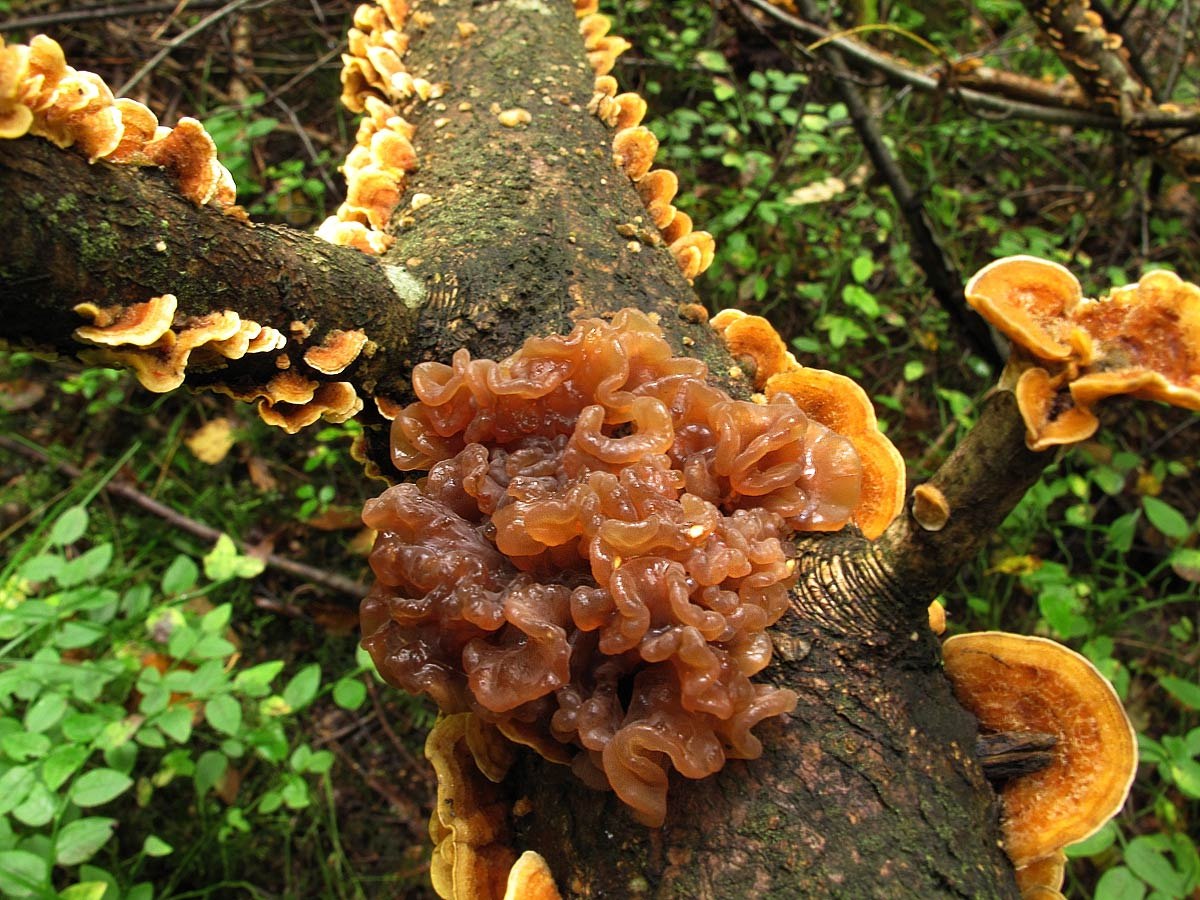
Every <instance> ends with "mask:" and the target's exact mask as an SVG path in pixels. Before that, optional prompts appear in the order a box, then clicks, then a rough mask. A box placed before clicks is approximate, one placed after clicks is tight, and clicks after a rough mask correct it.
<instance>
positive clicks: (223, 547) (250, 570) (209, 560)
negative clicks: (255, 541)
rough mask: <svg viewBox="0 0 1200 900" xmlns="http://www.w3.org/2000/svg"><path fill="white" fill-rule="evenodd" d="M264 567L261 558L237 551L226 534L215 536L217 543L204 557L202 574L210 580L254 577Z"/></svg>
mask: <svg viewBox="0 0 1200 900" xmlns="http://www.w3.org/2000/svg"><path fill="white" fill-rule="evenodd" d="M266 567H267V564H266V563H264V562H263V561H262V560H261V559H258V558H256V557H253V556H243V555H242V554H240V553H238V550H237V546H236V545H235V544H234V543H233V538H231V537H230V536H229V535H227V534H223V535H221V536H220V537H219V538H217V543H216V544H215V545H214V546H213V548H212V550H210V551H208V553H207V554H206V555H205V557H204V575H205V577H207V578H209V579H211V580H212V581H227V580H228V579H230V578H256V577H257V576H259V575H260V574H262V571H263V569H265V568H266Z"/></svg>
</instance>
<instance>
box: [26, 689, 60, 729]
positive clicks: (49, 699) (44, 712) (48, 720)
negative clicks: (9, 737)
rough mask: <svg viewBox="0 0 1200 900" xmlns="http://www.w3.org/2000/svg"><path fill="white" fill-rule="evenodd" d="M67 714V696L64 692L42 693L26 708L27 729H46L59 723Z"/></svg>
mask: <svg viewBox="0 0 1200 900" xmlns="http://www.w3.org/2000/svg"><path fill="white" fill-rule="evenodd" d="M66 714H67V698H66V697H64V696H63V695H62V694H42V696H40V697H38V698H37V700H36V701H34V703H33V704H32V705H31V706H30V707H29V709H27V710H25V730H26V731H32V732H40V731H45V730H46V729H48V728H51V727H52V726H54V725H57V724H58V723H59V721H60V720H61V719H62V717H63V716H65V715H66Z"/></svg>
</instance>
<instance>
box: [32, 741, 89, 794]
mask: <svg viewBox="0 0 1200 900" xmlns="http://www.w3.org/2000/svg"><path fill="white" fill-rule="evenodd" d="M89 756H91V750H89V749H88V748H87V747H84V746H81V745H79V744H64V745H62V746H61V747H55V748H54V749H53V750H51V751H50V752H49V753H48V754H47V755H46V758H45V759H43V760H42V781H44V782H45V783H46V787H48V788H50V790H52V791H57V790H58V789H59V788H60V787H62V785H63V782H65V781H66V780H67V779H68V778H70V777H71V776H72V775H74V774H75V773H76V772H77V771H79V767H80V766H82V765H83V764H84V762H85V761H86V760H87V758H88V757H89Z"/></svg>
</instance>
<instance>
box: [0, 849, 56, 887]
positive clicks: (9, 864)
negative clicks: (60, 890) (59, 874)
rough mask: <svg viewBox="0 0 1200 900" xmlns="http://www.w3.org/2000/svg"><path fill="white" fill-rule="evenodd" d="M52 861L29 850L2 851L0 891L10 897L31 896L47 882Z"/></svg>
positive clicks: (0, 857) (0, 856)
mask: <svg viewBox="0 0 1200 900" xmlns="http://www.w3.org/2000/svg"><path fill="white" fill-rule="evenodd" d="M49 875H50V862H49V860H47V859H44V858H43V857H41V856H38V855H37V854H34V853H30V852H29V851H27V850H4V851H2V852H0V892H2V893H3V894H4V895H5V896H8V897H29V896H31V895H32V894H33V893H34V891H36V890H37V889H38V888H40V887H42V886H44V885H45V884H46V880H47V878H48V877H49Z"/></svg>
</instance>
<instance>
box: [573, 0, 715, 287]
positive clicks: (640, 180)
mask: <svg viewBox="0 0 1200 900" xmlns="http://www.w3.org/2000/svg"><path fill="white" fill-rule="evenodd" d="M575 14H576V16H578V17H579V33H580V35H581V36H582V37H583V43H584V48H585V49H586V51H587V55H588V60H589V62H590V63H591V66H592V71H593V72H595V74H596V81H595V88H594V93H593V94H592V99H591V100H590V101H589V102H588V111H589V112H590V113H592V115H594V116H596V117H597V118H599V119H600V121H602V122H604V124H606V125H608V126H609V127H610V128H615V129H616V134H615V135H613V141H612V153H613V164H614V165H615V166H616V167H617V168H618V169H620V170H621V171H622V172H624V173H625V175H626V176H628V177H629V179H630V180H631V181H632V182H633V183H634V186H635V187H636V188H637V191H638V195H639V196H640V197H641V198H642V203H643V204H644V205H645V207H646V211H647V212H648V213H649V214H650V218H651V220H652V221H653V222H654V225H655V227H656V228H658V230H659V232H660V233H661V234H662V238H663V241H664V242H665V243H666V244H667V246H668V249H670V251H671V255H672V256H674V257H675V262H676V263H677V264H678V266H679V270H680V272H682V273H683V277H684V278H686V279H687V280H688V281H691V280H693V279H694V278H696V276H698V275H700V274H701V273H702V272H704V271H705V270H706V269H707V268H708V267H709V266H710V265H712V261H713V257H714V255H715V253H716V243H715V242H714V241H713V237H712V235H711V234H709V233H708V232H707V231H693V230H692V220H691V219H690V218H689V217H688V216H687V214H686V213H682V212H679V210H677V209H676V208H675V207H674V206H673V205H672V204H671V201H672V200H674V199H675V195H676V194H677V193H678V192H679V179H678V178H677V177H676V175H675V173H674V172H671V171H670V170H668V169H653V170H652V169H651V166H653V165H654V157H655V155H656V154H657V153H658V138H656V137H655V136H654V135H653V134H652V133H651V132H650V129H648V128H646V127H645V126H644V125H642V124H641V122H642V119H643V118H644V117H645V115H646V101H645V100H643V99H642V98H641V97H639V96H638V95H637V94H635V93H632V92H629V93H624V94H618V93H617V80H616V79H615V78H613V77H612V76H611V75H610V74H608V73H609V72H611V71H612V67H613V64H614V63H615V62H616V59H617V57H618V56H620V55H621V54H622V53H624V52H625V51H626V50H628V49H629V47H630V44H629V42H628V41H626V40H625V39H624V38H619V37H613V36H612V35H610V34H609V33H608V31H609V28H611V27H612V23H611V22H610V21H609V18H608V16H605V15H602V14H601V13H598V12H596V4H595V3H594V2H587V0H576V3H575Z"/></svg>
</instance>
